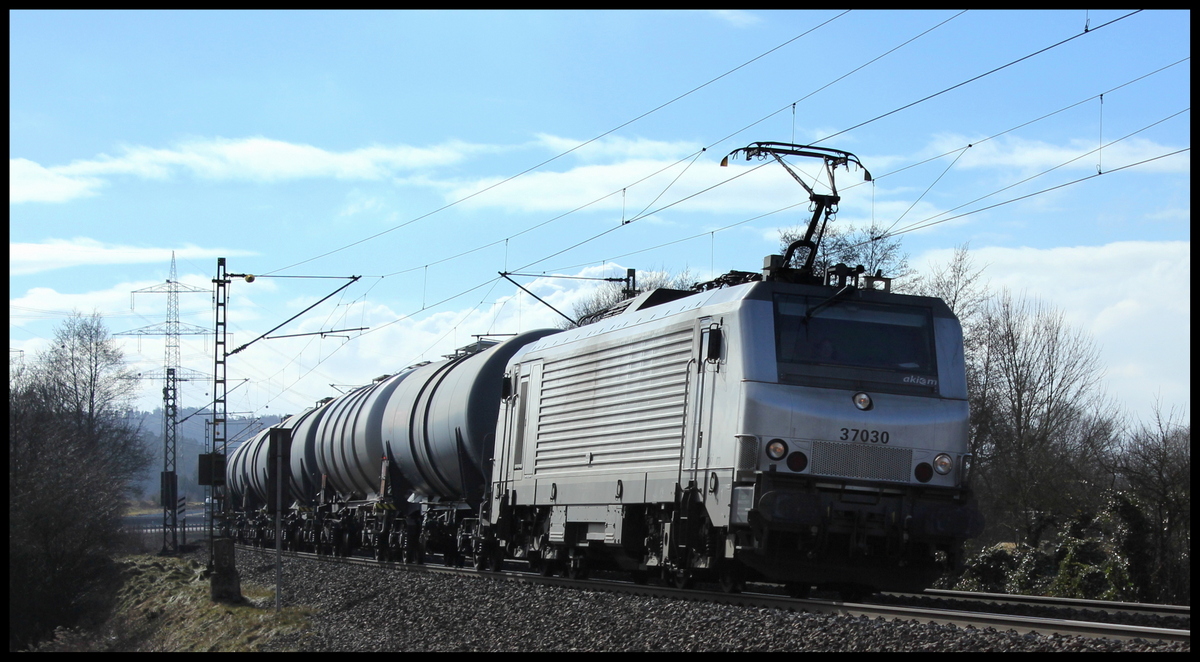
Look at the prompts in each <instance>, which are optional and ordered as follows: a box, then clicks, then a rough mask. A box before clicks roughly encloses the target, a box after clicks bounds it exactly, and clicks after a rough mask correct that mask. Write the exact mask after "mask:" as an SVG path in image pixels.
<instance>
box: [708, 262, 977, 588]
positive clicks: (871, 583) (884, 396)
mask: <svg viewBox="0 0 1200 662" xmlns="http://www.w3.org/2000/svg"><path fill="white" fill-rule="evenodd" d="M750 298H751V299H752V301H747V305H746V307H745V311H744V316H748V317H749V318H753V319H754V321H755V323H746V324H743V327H742V328H743V331H744V336H743V337H744V340H745V345H744V347H743V354H744V357H745V358H744V365H745V370H746V374H745V379H744V380H743V382H742V394H741V402H742V413H741V415H740V417H739V420H738V423H737V426H738V432H737V434H736V435H735V436H736V437H737V438H738V444H739V445H738V449H739V454H738V459H737V464H738V467H737V471H736V476H735V485H734V489H733V495H732V507H731V513H730V524H731V529H732V530H733V531H734V532H736V533H737V536H738V538H737V539H738V544H737V548H738V549H739V550H740V551H739V553H738V558H739V559H741V560H742V561H743V562H744V563H746V564H747V565H749V566H751V567H753V568H756V569H758V570H759V571H760V572H763V574H765V575H768V576H771V577H774V578H777V579H780V580H785V581H790V582H794V583H796V584H798V585H807V584H818V585H832V586H846V585H860V586H863V587H869V588H880V589H893V590H906V589H918V588H922V587H925V586H928V584H929V582H931V581H932V579H934V578H936V576H937V575H938V574H940V573H941V572H942V571H943V570H944V569H945V565H946V564H947V563H955V562H957V561H958V555H959V554H960V551H959V550H960V548H961V543H962V541H963V540H965V539H966V538H968V537H972V536H974V535H978V533H979V532H980V530H981V529H982V519H981V518H980V516H979V515H978V513H977V511H975V509H974V508H973V507H972V506H971V505H970V504H969V503H968V501H969V491H968V490H967V483H966V474H967V472H968V469H969V465H970V459H971V458H970V455H969V454H968V445H967V433H968V428H967V425H968V416H969V410H968V405H967V393H966V378H965V370H964V361H963V350H962V347H963V343H962V330H961V327H960V326H959V323H958V320H957V319H956V318H955V317H954V315H953V314H952V313H951V311H950V310H949V308H948V307H947V306H946V305H945V303H943V302H942V301H941V300H939V299H934V298H927V297H913V296H904V295H898V294H892V293H887V292H882V291H876V290H870V289H861V290H858V289H856V290H852V291H850V292H848V293H846V292H842V293H836V291H835V290H834V289H833V288H829V287H824V286H812V285H799V284H784V283H764V284H760V285H758V286H757V288H756V293H755V295H754V296H752V297H750ZM766 319H769V320H770V322H771V323H770V324H763V323H762V321H764V320H766Z"/></svg>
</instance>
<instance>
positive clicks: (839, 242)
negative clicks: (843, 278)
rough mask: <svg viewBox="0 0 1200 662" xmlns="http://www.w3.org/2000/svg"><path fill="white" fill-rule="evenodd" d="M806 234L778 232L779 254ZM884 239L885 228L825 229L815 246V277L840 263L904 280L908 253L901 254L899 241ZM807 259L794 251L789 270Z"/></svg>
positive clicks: (797, 230)
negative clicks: (859, 266)
mask: <svg viewBox="0 0 1200 662" xmlns="http://www.w3.org/2000/svg"><path fill="white" fill-rule="evenodd" d="M805 230H806V228H804V227H794V228H787V229H782V230H780V231H779V244H780V252H781V253H782V252H783V251H786V250H787V247H788V246H789V245H791V243H792V242H794V241H796V240H797V239H802V238H803V237H804V233H805ZM883 235H884V228H883V227H881V226H879V225H877V224H875V223H872V224H871V226H870V227H866V228H857V229H844V228H841V227H838V226H835V225H829V226H827V227H826V228H825V233H824V235H823V236H821V238H820V243H819V244H818V245H817V257H816V260H815V261H814V263H813V269H814V273H817V274H824V273H825V272H826V270H827V269H829V268H830V267H832V266H833V265H835V264H838V263H839V262H842V263H845V264H846V265H848V266H851V267H854V266H857V265H860V264H861V265H863V267H864V268H865V270H866V273H867V274H869V275H874V274H875V273H876V272H877V271H882V272H883V275H884V276H886V277H888V278H904V277H906V276H909V275H911V274H912V270H911V269H910V268H909V266H908V253H905V252H904V250H903V247H902V246H901V242H900V239H899V238H897V237H894V236H893V237H884V236H883ZM815 240H816V237H814V241H815ZM806 257H807V256H806V255H805V254H804V253H803V252H802V251H797V252H796V254H794V255H793V256H792V264H791V265H788V266H792V267H797V266H800V263H801V262H802V261H803V260H804V259H806Z"/></svg>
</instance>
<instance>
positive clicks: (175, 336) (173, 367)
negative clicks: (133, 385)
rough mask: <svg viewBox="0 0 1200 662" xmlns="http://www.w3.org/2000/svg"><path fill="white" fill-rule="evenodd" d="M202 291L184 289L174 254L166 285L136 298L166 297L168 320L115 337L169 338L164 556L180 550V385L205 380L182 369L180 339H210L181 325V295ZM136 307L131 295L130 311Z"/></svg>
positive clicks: (165, 375)
mask: <svg viewBox="0 0 1200 662" xmlns="http://www.w3.org/2000/svg"><path fill="white" fill-rule="evenodd" d="M208 291H209V290H207V289H205V288H202V287H193V286H191V285H184V284H183V283H180V282H179V281H178V280H176V277H175V252H174V251H172V252H171V275H170V276H169V277H168V278H167V282H166V283H162V284H159V285H152V286H150V287H147V288H143V289H140V290H134V291H133V294H151V293H158V294H166V295H167V320H166V321H165V322H163V323H161V324H152V325H150V326H146V327H142V328H140V329H134V330H132V331H125V332H123V333H117V334H113V335H118V336H166V339H167V342H166V345H167V349H166V355H165V357H164V359H163V372H162V375H161V376H162V378H163V471H162V481H161V485H162V504H163V546H162V553H163V554H173V553H175V552H177V551H178V550H179V537H178V518H177V515H178V508H179V504H178V503H176V501H177V499H178V479H177V476H176V473H175V444H176V431H177V428H178V422H177V420H178V414H179V411H178V382H180V381H188V380H189V379H191V378H195V377H202V376H205V375H204V373H201V372H197V371H195V370H190V371H187V372H186V373H185V372H184V370H183V368H181V367H180V366H179V360H180V359H179V336H182V335H189V336H198V335H208V334H210V333H212V331H210V330H209V329H207V328H205V327H201V326H196V325H194V324H183V323H182V322H180V321H179V293H180V292H208ZM132 307H133V301H132V295H131V297H130V308H132ZM142 376H143V377H147V378H148V377H158V376H160V375H158V373H149V374H143V375H142Z"/></svg>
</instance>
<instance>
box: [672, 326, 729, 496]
mask: <svg viewBox="0 0 1200 662" xmlns="http://www.w3.org/2000/svg"><path fill="white" fill-rule="evenodd" d="M722 344H723V340H722V333H721V326H720V324H719V323H717V322H716V321H714V320H713V319H712V318H711V317H702V318H700V319H699V320H697V321H696V327H695V342H694V344H693V354H692V361H691V363H690V365H689V370H688V407H687V414H686V416H687V421H686V424H685V426H684V429H685V432H684V457H683V465H682V467H681V471H680V481H679V484H680V487H687V485H688V484H689V483H692V484H694V485H696V486H697V487H698V488H700V489H701V490H702V491H704V492H707V490H704V489H703V487H704V485H705V484H706V475H707V471H708V465H709V460H710V452H709V451H710V447H711V445H712V443H711V439H710V437H711V429H712V421H713V393H714V391H715V389H714V382H715V379H716V373H717V372H718V371H719V370H720V366H721V364H720V354H721V349H722Z"/></svg>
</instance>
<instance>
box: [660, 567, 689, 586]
mask: <svg viewBox="0 0 1200 662" xmlns="http://www.w3.org/2000/svg"><path fill="white" fill-rule="evenodd" d="M667 573H668V576H667V580H668V582H669V583H670V584H671V586H674V587H675V588H678V589H683V590H686V589H689V588H691V587H692V585H693V583H694V582H695V576H694V575H693V574H692V571H691V570H689V569H687V568H674V569H671V570H668V571H667Z"/></svg>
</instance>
